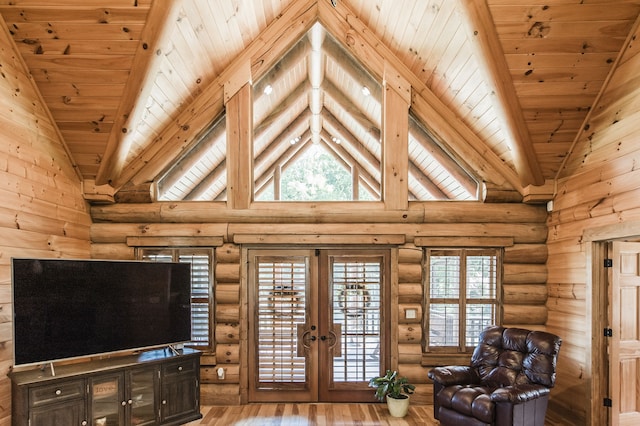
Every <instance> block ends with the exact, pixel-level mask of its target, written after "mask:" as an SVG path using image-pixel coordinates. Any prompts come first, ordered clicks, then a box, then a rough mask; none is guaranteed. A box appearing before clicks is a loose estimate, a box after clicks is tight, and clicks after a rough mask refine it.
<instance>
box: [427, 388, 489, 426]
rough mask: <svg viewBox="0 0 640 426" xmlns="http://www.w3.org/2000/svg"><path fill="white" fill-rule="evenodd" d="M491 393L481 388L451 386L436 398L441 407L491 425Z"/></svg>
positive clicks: (487, 389)
mask: <svg viewBox="0 0 640 426" xmlns="http://www.w3.org/2000/svg"><path fill="white" fill-rule="evenodd" d="M491 392H492V390H491V389H490V388H487V387H482V386H463V385H452V386H447V387H446V388H444V389H442V390H441V391H440V393H438V395H437V397H436V398H437V399H438V403H439V404H440V406H441V407H445V408H450V409H452V410H454V411H456V412H458V413H460V414H464V415H466V416H469V417H474V418H476V419H478V420H480V421H481V422H484V423H493V418H494V408H495V404H494V403H493V402H492V401H491V396H490V395H491Z"/></svg>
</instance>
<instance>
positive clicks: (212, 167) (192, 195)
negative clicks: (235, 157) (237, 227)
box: [157, 113, 227, 201]
mask: <svg viewBox="0 0 640 426" xmlns="http://www.w3.org/2000/svg"><path fill="white" fill-rule="evenodd" d="M226 156H227V129H226V116H225V114H224V113H223V114H222V115H221V116H220V117H218V118H216V119H215V120H214V121H213V122H212V123H211V125H209V126H208V127H207V129H206V130H205V131H204V132H203V133H202V134H201V135H200V136H199V137H198V138H196V140H195V143H194V144H193V145H192V146H191V147H190V149H188V150H186V151H185V153H184V154H183V155H182V156H181V157H180V158H179V159H178V160H177V161H176V162H174V163H173V164H172V165H171V166H170V167H169V169H168V170H167V171H165V173H164V174H163V175H162V177H161V178H160V179H159V180H158V184H157V199H158V201H224V200H226V197H227V165H226Z"/></svg>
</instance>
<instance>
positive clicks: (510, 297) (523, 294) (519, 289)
mask: <svg viewBox="0 0 640 426" xmlns="http://www.w3.org/2000/svg"><path fill="white" fill-rule="evenodd" d="M547 297H548V290H547V286H546V285H544V284H522V285H512V284H503V286H502V301H503V302H504V303H506V304H509V305H544V304H545V303H546V302H547Z"/></svg>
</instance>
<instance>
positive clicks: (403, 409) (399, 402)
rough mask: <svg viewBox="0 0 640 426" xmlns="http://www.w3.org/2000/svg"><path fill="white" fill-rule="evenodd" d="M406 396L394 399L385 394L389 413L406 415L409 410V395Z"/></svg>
mask: <svg viewBox="0 0 640 426" xmlns="http://www.w3.org/2000/svg"><path fill="white" fill-rule="evenodd" d="M405 396H406V398H402V399H396V398H390V397H389V395H387V407H388V408H389V414H391V415H392V416H393V417H404V416H406V415H407V412H408V411H409V397H408V396H407V395H405Z"/></svg>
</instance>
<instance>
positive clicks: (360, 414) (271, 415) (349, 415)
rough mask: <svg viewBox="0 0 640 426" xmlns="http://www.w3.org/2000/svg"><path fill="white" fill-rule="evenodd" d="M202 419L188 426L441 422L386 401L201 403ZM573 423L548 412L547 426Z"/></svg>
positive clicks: (419, 408) (420, 408)
mask: <svg viewBox="0 0 640 426" xmlns="http://www.w3.org/2000/svg"><path fill="white" fill-rule="evenodd" d="M200 411H201V413H202V415H203V418H202V419H200V420H198V421H195V422H191V423H187V426H203V425H206V426H325V425H326V426H329V425H343V426H347V425H359V426H377V425H391V426H413V425H421V426H430V425H434V426H435V425H439V424H440V423H439V422H438V421H436V420H435V419H434V418H433V406H432V405H412V406H411V407H410V408H409V414H407V416H406V417H405V418H402V419H398V418H394V417H391V416H390V415H389V413H388V411H387V406H386V404H329V403H315V404H295V403H281V404H248V405H234V406H226V405H220V406H203V407H201V410H200ZM573 424H574V423H572V422H570V421H567V420H564V419H562V418H560V417H558V416H557V415H554V414H553V413H550V412H548V413H547V421H546V425H547V426H565V425H573Z"/></svg>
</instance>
